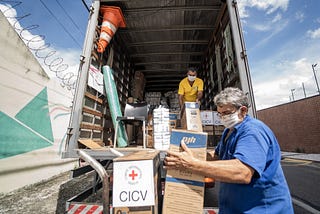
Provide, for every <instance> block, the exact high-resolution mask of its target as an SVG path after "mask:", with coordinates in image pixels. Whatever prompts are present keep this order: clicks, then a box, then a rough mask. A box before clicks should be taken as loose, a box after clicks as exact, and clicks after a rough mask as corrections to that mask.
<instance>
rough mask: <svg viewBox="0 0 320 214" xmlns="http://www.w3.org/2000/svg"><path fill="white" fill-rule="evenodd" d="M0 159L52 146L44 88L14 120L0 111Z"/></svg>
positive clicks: (45, 90) (52, 139)
mask: <svg viewBox="0 0 320 214" xmlns="http://www.w3.org/2000/svg"><path fill="white" fill-rule="evenodd" d="M0 127H1V129H0V159H2V158H6V157H11V156H14V155H18V154H22V153H26V152H30V151H33V150H36V149H41V148H44V147H48V146H51V145H53V143H54V138H53V133H52V125H51V120H50V115H49V109H48V94H47V88H46V87H45V88H44V89H43V90H42V91H41V92H40V93H39V94H38V95H37V96H35V97H34V99H33V100H31V101H30V102H29V103H28V104H27V105H26V106H25V107H24V108H22V109H21V110H20V111H19V112H18V113H17V114H16V115H15V117H14V118H12V117H10V116H9V115H7V114H5V113H4V112H1V111H0Z"/></svg>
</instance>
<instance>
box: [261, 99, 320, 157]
mask: <svg viewBox="0 0 320 214" xmlns="http://www.w3.org/2000/svg"><path fill="white" fill-rule="evenodd" d="M257 115H258V118H259V119H260V120H262V121H263V122H265V123H266V124H267V125H268V126H269V127H270V128H271V129H272V130H273V132H274V133H275V135H276V136H277V138H278V141H279V144H280V147H281V150H282V151H288V152H302V153H320V96H319V95H316V96H313V97H308V98H305V99H301V100H297V101H294V102H290V103H286V104H282V105H279V106H274V107H271V108H267V109H263V110H260V111H258V112H257Z"/></svg>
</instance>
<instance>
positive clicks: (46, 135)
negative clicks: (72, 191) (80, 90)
mask: <svg viewBox="0 0 320 214" xmlns="http://www.w3.org/2000/svg"><path fill="white" fill-rule="evenodd" d="M0 26H1V30H0V50H1V51H0V75H1V80H0V184H1V185H0V192H9V191H12V190H14V189H17V188H19V187H22V186H24V185H28V184H32V183H35V182H38V181H41V180H43V179H47V178H50V177H52V176H54V175H56V174H58V173H61V172H65V171H67V170H70V169H72V168H74V167H75V166H76V162H75V160H70V159H69V160H62V159H61V158H60V153H61V150H62V148H63V146H64V145H63V144H64V138H65V134H66V131H67V127H68V124H69V118H70V111H71V105H72V99H73V96H72V94H71V92H70V91H68V90H66V89H64V88H62V87H61V86H60V84H59V83H58V82H56V81H55V80H51V79H50V78H49V77H48V75H47V74H46V73H45V72H44V70H43V69H42V67H41V66H40V64H39V63H38V61H37V60H36V59H35V58H34V56H33V54H32V53H31V52H30V51H29V49H28V47H26V45H25V44H24V42H23V41H22V40H21V39H20V37H19V36H18V34H17V33H16V32H15V30H14V29H13V28H12V27H11V25H10V24H9V23H8V21H7V19H6V18H5V17H4V16H3V14H2V13H1V12H0Z"/></svg>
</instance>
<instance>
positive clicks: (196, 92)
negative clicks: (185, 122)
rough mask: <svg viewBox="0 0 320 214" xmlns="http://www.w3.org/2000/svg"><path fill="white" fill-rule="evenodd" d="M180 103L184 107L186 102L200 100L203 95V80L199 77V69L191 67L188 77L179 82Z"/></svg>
mask: <svg viewBox="0 0 320 214" xmlns="http://www.w3.org/2000/svg"><path fill="white" fill-rule="evenodd" d="M178 94H179V104H180V109H182V107H183V104H184V102H198V103H200V100H201V98H202V96H203V80H202V79H200V78H198V77H197V70H196V69H195V68H189V69H188V72H187V77H185V78H184V79H182V80H181V81H180V83H179V90H178Z"/></svg>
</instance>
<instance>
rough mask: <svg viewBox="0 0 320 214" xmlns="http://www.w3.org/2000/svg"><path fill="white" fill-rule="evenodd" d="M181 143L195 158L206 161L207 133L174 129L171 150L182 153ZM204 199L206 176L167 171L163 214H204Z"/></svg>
mask: <svg viewBox="0 0 320 214" xmlns="http://www.w3.org/2000/svg"><path fill="white" fill-rule="evenodd" d="M181 142H185V143H186V145H187V146H188V148H189V149H190V150H191V151H192V153H193V155H194V157H196V158H197V159H200V160H206V149H207V133H205V132H195V131H186V130H181V129H173V130H172V132H171V137H170V147H169V150H170V151H176V152H178V151H181V147H180V144H181ZM203 197H204V176H201V175H198V174H195V173H193V172H192V171H189V170H174V169H171V170H167V175H166V184H165V191H164V201H163V210H162V211H163V212H162V213H163V214H171V213H193V214H202V212H203V200H204V199H203ZM181 199H183V200H181Z"/></svg>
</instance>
